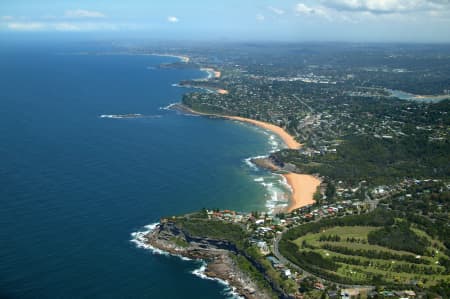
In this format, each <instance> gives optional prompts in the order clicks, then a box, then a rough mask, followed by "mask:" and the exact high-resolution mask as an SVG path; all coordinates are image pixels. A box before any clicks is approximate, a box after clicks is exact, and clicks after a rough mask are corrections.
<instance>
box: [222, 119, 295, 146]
mask: <svg viewBox="0 0 450 299" xmlns="http://www.w3.org/2000/svg"><path fill="white" fill-rule="evenodd" d="M224 117H225V118H228V119H233V120H238V121H242V122H246V123H250V124H253V125H255V126H258V127H260V128H263V129H266V130H268V131H271V132H273V133H275V134H276V135H277V136H279V137H280V138H281V139H282V140H283V142H284V143H285V144H286V146H287V147H288V148H290V149H299V148H300V147H301V146H302V145H301V144H300V143H298V142H297V141H296V140H295V139H294V137H292V136H291V135H289V134H288V132H286V131H285V130H284V129H283V128H281V127H278V126H276V125H273V124H269V123H266V122H263V121H259V120H254V119H249V118H244V117H239V116H224Z"/></svg>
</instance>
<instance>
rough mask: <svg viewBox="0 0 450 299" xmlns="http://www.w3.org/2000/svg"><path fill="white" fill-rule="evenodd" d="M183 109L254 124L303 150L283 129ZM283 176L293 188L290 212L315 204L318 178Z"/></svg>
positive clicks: (287, 144) (292, 147)
mask: <svg viewBox="0 0 450 299" xmlns="http://www.w3.org/2000/svg"><path fill="white" fill-rule="evenodd" d="M183 109H185V110H187V111H190V112H192V113H195V114H199V115H206V116H208V115H209V116H216V117H221V118H226V119H231V120H237V121H241V122H246V123H250V124H253V125H255V126H258V127H260V128H263V129H266V130H268V131H270V132H273V133H274V134H276V135H277V136H279V137H280V138H281V139H282V140H283V142H284V143H285V144H286V146H287V147H288V148H290V149H299V148H301V146H302V145H301V144H300V143H299V142H297V141H296V140H295V139H294V137H292V136H291V135H289V133H288V132H286V131H285V130H284V129H283V128H281V127H279V126H276V125H273V124H270V123H266V122H263V121H259V120H254V119H250V118H244V117H239V116H227V115H214V114H206V113H199V112H196V111H193V110H192V109H190V108H188V107H186V106H183ZM283 176H284V177H285V178H286V181H287V183H288V184H289V186H290V187H291V188H292V194H291V201H290V203H289V206H288V211H289V212H290V211H292V210H295V209H298V208H301V207H304V206H306V205H310V204H313V203H314V199H313V196H314V193H315V192H316V190H317V187H319V185H320V183H321V181H320V180H319V179H318V178H316V177H315V176H313V175H309V174H298V173H287V174H283Z"/></svg>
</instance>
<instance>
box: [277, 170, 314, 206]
mask: <svg viewBox="0 0 450 299" xmlns="http://www.w3.org/2000/svg"><path fill="white" fill-rule="evenodd" d="M282 176H283V177H284V178H285V179H286V181H287V183H288V184H289V186H291V188H292V198H291V201H290V203H289V206H288V208H287V211H288V212H292V211H293V210H295V209H298V208H301V207H304V206H307V205H312V204H314V203H315V200H314V193H315V192H316V190H317V187H319V186H320V184H321V181H320V179H318V178H316V177H315V176H313V175H309V174H299V173H294V172H291V173H286V174H282Z"/></svg>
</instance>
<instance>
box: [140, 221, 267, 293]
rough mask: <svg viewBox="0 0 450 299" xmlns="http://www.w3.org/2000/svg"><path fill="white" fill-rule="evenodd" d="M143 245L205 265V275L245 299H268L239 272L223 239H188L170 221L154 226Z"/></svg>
mask: <svg viewBox="0 0 450 299" xmlns="http://www.w3.org/2000/svg"><path fill="white" fill-rule="evenodd" d="M146 240H147V242H148V243H149V244H150V245H152V246H153V247H155V248H158V249H161V250H164V251H167V252H169V253H171V254H175V255H181V256H184V257H188V258H191V259H202V260H205V261H206V262H207V268H206V270H205V275H207V276H208V277H210V278H216V279H220V280H223V281H226V282H228V283H229V284H230V286H231V287H233V288H234V289H235V291H236V292H237V293H238V294H239V295H241V296H243V297H245V298H248V299H256V298H261V299H265V298H271V296H270V295H269V294H268V293H267V291H266V290H261V289H260V288H259V287H258V286H257V285H256V283H255V282H254V281H252V279H251V278H250V277H249V276H248V275H246V274H245V273H244V272H242V271H241V270H240V269H239V267H238V265H237V264H236V263H235V261H234V259H233V258H231V256H232V255H235V254H237V253H238V250H237V248H236V246H235V245H234V244H232V243H230V242H229V241H227V240H218V239H211V238H202V237H197V236H190V235H189V234H188V233H187V232H185V231H184V230H183V229H181V228H179V227H178V226H177V225H176V224H175V223H174V222H171V221H167V222H165V223H162V224H160V225H158V226H157V227H156V228H155V229H154V230H153V231H152V232H150V233H149V234H148V235H147V236H146Z"/></svg>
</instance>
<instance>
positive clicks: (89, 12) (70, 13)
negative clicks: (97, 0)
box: [65, 9, 106, 18]
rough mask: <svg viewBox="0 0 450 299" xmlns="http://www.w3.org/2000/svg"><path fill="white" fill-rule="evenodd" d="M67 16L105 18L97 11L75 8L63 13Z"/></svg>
mask: <svg viewBox="0 0 450 299" xmlns="http://www.w3.org/2000/svg"><path fill="white" fill-rule="evenodd" d="M65 16H66V17H68V18H105V17H106V16H105V15H104V14H103V13H101V12H99V11H92V10H84V9H75V10H68V11H66V13H65Z"/></svg>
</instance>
